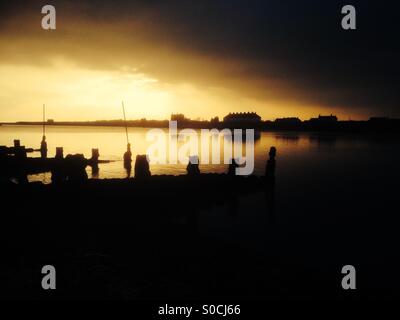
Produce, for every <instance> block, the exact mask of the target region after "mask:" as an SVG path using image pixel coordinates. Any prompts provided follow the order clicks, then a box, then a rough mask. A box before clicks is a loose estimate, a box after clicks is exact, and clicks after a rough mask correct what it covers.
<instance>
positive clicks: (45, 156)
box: [40, 136, 47, 159]
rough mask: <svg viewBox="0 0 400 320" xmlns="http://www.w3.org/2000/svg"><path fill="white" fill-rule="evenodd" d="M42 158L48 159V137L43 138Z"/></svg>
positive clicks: (41, 145) (41, 146)
mask: <svg viewBox="0 0 400 320" xmlns="http://www.w3.org/2000/svg"><path fill="white" fill-rule="evenodd" d="M40 157H41V158H42V159H46V158H47V142H46V136H43V138H42V142H41V143H40Z"/></svg>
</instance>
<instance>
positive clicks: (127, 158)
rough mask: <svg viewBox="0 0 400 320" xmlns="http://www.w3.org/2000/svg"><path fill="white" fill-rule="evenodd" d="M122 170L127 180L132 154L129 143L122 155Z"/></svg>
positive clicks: (129, 173) (130, 169)
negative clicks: (123, 169)
mask: <svg viewBox="0 0 400 320" xmlns="http://www.w3.org/2000/svg"><path fill="white" fill-rule="evenodd" d="M124 168H125V170H126V172H127V177H128V178H129V177H130V176H131V171H132V152H131V144H130V143H128V144H127V146H126V152H125V153H124Z"/></svg>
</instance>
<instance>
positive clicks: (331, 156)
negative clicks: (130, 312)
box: [0, 125, 400, 183]
mask: <svg viewBox="0 0 400 320" xmlns="http://www.w3.org/2000/svg"><path fill="white" fill-rule="evenodd" d="M41 130H42V128H41V127H40V126H16V125H3V126H0V145H7V146H11V145H12V144H13V140H14V139H20V140H21V144H22V145H25V146H26V147H29V148H39V146H40V141H41ZM148 130H149V129H147V128H129V136H130V141H131V144H132V153H133V157H132V158H133V160H134V159H135V157H136V155H137V154H145V153H146V150H147V149H148V147H149V146H150V145H151V143H152V142H151V141H147V140H146V133H147V132H148ZM163 131H164V132H165V133H168V130H167V129H163ZM197 132H199V131H197ZM46 136H47V143H48V149H49V157H53V156H54V154H55V149H56V147H64V155H67V154H70V153H71V154H74V153H82V154H84V155H85V156H86V157H87V158H90V156H91V149H92V148H99V151H100V158H101V159H107V160H114V161H115V162H112V163H109V164H102V165H100V172H99V175H98V178H123V177H126V172H125V170H124V168H123V163H122V155H123V153H124V151H125V148H126V138H125V131H124V128H113V127H73V126H49V127H47V133H46ZM220 139H221V140H223V136H221V137H220ZM398 141H399V140H398V139H397V138H396V137H392V138H391V139H389V140H388V139H387V137H355V136H343V135H341V136H333V135H329V134H312V133H293V132H279V133H267V132H263V133H261V137H260V139H257V140H256V142H255V169H254V173H255V174H257V175H262V174H263V172H264V169H265V163H266V160H267V153H268V150H269V148H270V147H271V146H275V147H276V148H277V150H278V155H277V165H278V167H277V176H278V178H280V179H282V180H286V179H289V180H290V181H291V183H296V181H298V180H299V179H307V177H308V178H310V177H313V178H314V179H316V178H318V176H323V175H325V174H328V173H329V175H326V176H327V177H334V178H335V179H338V178H339V179H345V178H352V180H354V178H357V177H358V178H363V177H365V176H369V177H371V176H374V175H377V176H382V175H385V174H387V175H390V170H391V169H393V170H396V168H397V163H399V160H400V158H399V145H400V144H399V142H398ZM220 142H221V141H220ZM182 144H183V142H179V143H178V148H179V145H182ZM200 144H201V142H199V145H200ZM222 145H223V143H221V150H220V151H221V162H223V158H222V151H223V149H222ZM214 148H215V147H214ZM28 156H30V157H38V156H39V153H32V154H29V155H28ZM372 167H373V168H372ZM200 169H201V171H202V172H218V173H222V172H225V171H226V170H227V165H225V164H223V163H222V164H218V165H215V164H208V165H200ZM150 170H151V172H152V174H172V175H179V174H184V173H186V164H177V165H172V164H171V165H159V164H152V163H151V159H150ZM87 171H88V175H89V177H90V176H91V169H90V168H89V167H88V169H87ZM29 178H30V180H31V181H43V182H46V183H48V182H50V178H51V176H50V174H49V173H45V174H39V175H33V176H30V177H29Z"/></svg>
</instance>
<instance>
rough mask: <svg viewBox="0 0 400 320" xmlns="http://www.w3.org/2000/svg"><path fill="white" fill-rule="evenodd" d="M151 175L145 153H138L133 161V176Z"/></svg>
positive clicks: (145, 176)
mask: <svg viewBox="0 0 400 320" xmlns="http://www.w3.org/2000/svg"><path fill="white" fill-rule="evenodd" d="M150 176H151V172H150V166H149V160H148V158H147V155H145V154H142V155H140V154H138V155H137V156H136V161H135V178H139V179H143V178H148V177H150Z"/></svg>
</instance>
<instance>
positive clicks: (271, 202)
mask: <svg viewBox="0 0 400 320" xmlns="http://www.w3.org/2000/svg"><path fill="white" fill-rule="evenodd" d="M275 157H276V148H275V147H271V149H270V150H269V159H268V161H267V165H266V168H265V205H266V208H267V217H268V220H269V221H271V222H274V221H275V216H274V210H275V168H276V161H275Z"/></svg>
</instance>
